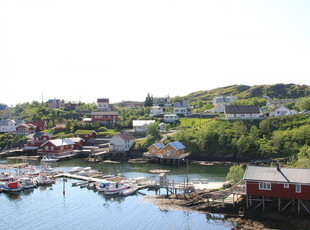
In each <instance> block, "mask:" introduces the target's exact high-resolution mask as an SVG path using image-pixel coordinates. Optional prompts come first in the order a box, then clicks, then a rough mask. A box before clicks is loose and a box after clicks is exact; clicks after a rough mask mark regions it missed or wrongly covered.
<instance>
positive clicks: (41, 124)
mask: <svg viewBox="0 0 310 230" xmlns="http://www.w3.org/2000/svg"><path fill="white" fill-rule="evenodd" d="M26 124H28V125H33V126H35V127H36V130H35V131H36V132H41V131H44V130H46V129H47V122H46V121H28V122H26Z"/></svg>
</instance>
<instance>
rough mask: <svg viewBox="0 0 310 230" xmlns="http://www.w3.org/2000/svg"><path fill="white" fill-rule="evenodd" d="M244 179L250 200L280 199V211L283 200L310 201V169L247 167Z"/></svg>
mask: <svg viewBox="0 0 310 230" xmlns="http://www.w3.org/2000/svg"><path fill="white" fill-rule="evenodd" d="M243 179H244V181H245V188H246V189H245V190H246V191H245V192H246V196H247V198H248V199H250V200H251V197H252V196H259V197H263V201H264V199H265V197H268V198H278V207H279V210H280V204H281V199H290V200H294V199H297V200H298V203H299V202H300V203H301V204H303V203H302V201H301V200H310V169H300V168H280V167H262V166H247V168H246V171H245V173H244V177H243ZM248 199H247V200H248ZM303 205H304V204H303Z"/></svg>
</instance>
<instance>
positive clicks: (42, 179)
mask: <svg viewBox="0 0 310 230" xmlns="http://www.w3.org/2000/svg"><path fill="white" fill-rule="evenodd" d="M36 181H37V183H38V184H39V185H51V184H53V183H55V180H53V178H52V177H50V176H47V175H46V174H41V175H40V176H39V177H38V178H36Z"/></svg>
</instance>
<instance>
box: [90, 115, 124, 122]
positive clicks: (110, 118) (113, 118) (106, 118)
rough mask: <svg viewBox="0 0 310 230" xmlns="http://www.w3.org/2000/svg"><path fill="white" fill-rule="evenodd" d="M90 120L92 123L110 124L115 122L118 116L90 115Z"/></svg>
mask: <svg viewBox="0 0 310 230" xmlns="http://www.w3.org/2000/svg"><path fill="white" fill-rule="evenodd" d="M92 120H93V121H110V122H115V121H118V120H119V118H118V115H103V116H97V115H92Z"/></svg>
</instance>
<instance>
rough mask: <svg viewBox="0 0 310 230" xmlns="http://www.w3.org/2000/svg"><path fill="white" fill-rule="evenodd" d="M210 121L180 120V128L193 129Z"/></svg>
mask: <svg viewBox="0 0 310 230" xmlns="http://www.w3.org/2000/svg"><path fill="white" fill-rule="evenodd" d="M210 120H211V119H210V118H201V119H200V118H180V122H181V124H180V127H193V126H195V125H200V124H201V125H203V124H204V123H206V122H208V121H210Z"/></svg>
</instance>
